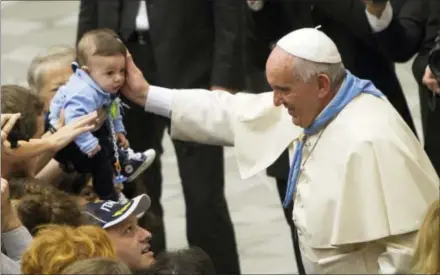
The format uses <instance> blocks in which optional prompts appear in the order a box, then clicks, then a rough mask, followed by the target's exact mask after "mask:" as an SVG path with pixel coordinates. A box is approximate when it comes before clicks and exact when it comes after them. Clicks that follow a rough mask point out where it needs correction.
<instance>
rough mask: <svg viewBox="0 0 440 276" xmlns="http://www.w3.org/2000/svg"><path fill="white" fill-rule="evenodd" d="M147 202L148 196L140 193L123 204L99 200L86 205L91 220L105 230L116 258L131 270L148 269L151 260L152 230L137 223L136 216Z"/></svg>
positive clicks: (137, 217)
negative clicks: (149, 230)
mask: <svg viewBox="0 0 440 276" xmlns="http://www.w3.org/2000/svg"><path fill="white" fill-rule="evenodd" d="M150 204H151V200H150V198H149V197H148V196H147V195H146V194H142V195H139V196H137V197H135V198H133V199H131V200H130V201H129V202H127V203H126V204H120V203H118V202H115V201H110V200H107V201H102V200H100V201H96V202H92V203H88V204H87V205H86V206H85V207H86V211H85V214H86V215H88V216H89V218H90V221H91V223H93V224H96V225H99V226H101V227H102V228H103V229H105V230H106V231H107V234H108V235H109V237H110V239H111V241H112V243H113V246H114V247H115V250H116V254H117V256H118V258H119V259H120V260H121V261H123V262H124V263H125V264H126V265H127V266H128V267H129V268H130V269H131V270H132V271H133V272H136V271H141V270H144V269H147V268H149V267H150V266H151V265H152V264H153V262H154V256H153V252H152V251H151V250H150V239H151V233H150V232H148V231H147V230H145V229H143V228H141V227H140V226H139V225H138V219H139V218H140V217H142V216H143V215H144V214H145V212H146V211H147V210H148V208H149V207H150Z"/></svg>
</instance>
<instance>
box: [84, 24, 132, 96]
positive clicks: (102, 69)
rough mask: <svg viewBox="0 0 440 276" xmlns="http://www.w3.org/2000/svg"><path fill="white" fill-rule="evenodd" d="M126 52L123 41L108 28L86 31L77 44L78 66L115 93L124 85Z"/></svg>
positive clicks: (103, 86)
mask: <svg viewBox="0 0 440 276" xmlns="http://www.w3.org/2000/svg"><path fill="white" fill-rule="evenodd" d="M126 53H127V49H126V48H125V45H124V43H122V41H121V40H119V39H118V37H117V35H116V33H115V32H113V31H111V30H109V29H96V30H93V31H90V32H87V33H86V34H84V36H83V37H82V38H81V40H80V41H79V43H78V46H77V59H78V64H79V66H80V68H81V69H83V70H84V71H86V72H87V73H88V74H89V75H90V77H91V78H92V79H93V80H94V81H95V82H96V83H97V84H98V85H99V86H100V87H101V88H102V89H103V90H104V91H106V92H108V93H111V94H114V93H117V92H118V91H119V89H121V87H122V86H123V85H124V82H125V57H126Z"/></svg>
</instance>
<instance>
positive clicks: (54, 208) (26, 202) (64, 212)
mask: <svg viewBox="0 0 440 276" xmlns="http://www.w3.org/2000/svg"><path fill="white" fill-rule="evenodd" d="M17 214H18V217H19V218H20V220H21V222H22V223H23V225H24V226H25V227H26V228H27V229H28V230H29V232H30V233H31V234H32V235H35V234H37V232H38V230H39V229H40V227H41V226H44V225H46V224H62V225H69V226H80V225H83V224H85V218H84V215H83V214H82V212H81V207H80V206H79V205H78V203H77V202H76V201H75V199H73V198H72V197H71V196H69V195H68V194H66V193H64V192H62V191H59V190H56V189H45V190H44V189H42V191H41V192H40V193H35V194H28V195H25V196H24V197H23V198H22V199H21V200H20V203H19V204H18V205H17Z"/></svg>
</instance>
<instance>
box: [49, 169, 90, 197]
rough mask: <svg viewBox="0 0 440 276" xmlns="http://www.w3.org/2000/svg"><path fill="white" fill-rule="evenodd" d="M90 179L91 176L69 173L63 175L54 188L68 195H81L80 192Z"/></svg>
mask: <svg viewBox="0 0 440 276" xmlns="http://www.w3.org/2000/svg"><path fill="white" fill-rule="evenodd" d="M90 179H91V174H86V173H77V172H69V173H63V174H61V175H60V177H59V178H58V179H57V180H56V183H55V184H54V185H55V187H56V188H57V189H59V190H61V191H63V192H65V193H67V194H70V195H81V192H82V190H83V189H84V188H86V186H87V182H88V181H89V180H90Z"/></svg>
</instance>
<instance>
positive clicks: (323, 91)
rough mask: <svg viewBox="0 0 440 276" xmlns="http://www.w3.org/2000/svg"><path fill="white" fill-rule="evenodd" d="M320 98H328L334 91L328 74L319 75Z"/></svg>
mask: <svg viewBox="0 0 440 276" xmlns="http://www.w3.org/2000/svg"><path fill="white" fill-rule="evenodd" d="M318 90H319V93H318V96H319V97H326V96H327V95H328V94H329V93H331V91H332V81H331V80H330V78H329V76H327V75H326V74H318Z"/></svg>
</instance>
